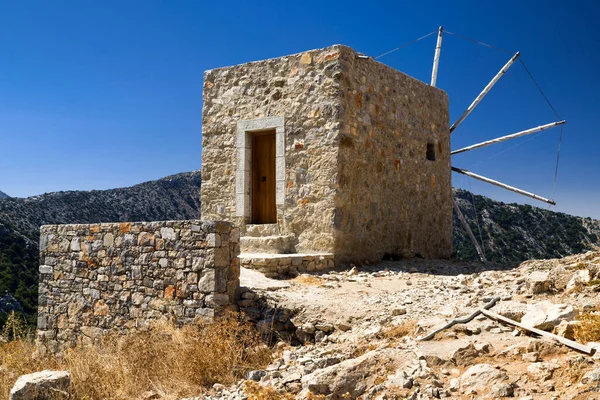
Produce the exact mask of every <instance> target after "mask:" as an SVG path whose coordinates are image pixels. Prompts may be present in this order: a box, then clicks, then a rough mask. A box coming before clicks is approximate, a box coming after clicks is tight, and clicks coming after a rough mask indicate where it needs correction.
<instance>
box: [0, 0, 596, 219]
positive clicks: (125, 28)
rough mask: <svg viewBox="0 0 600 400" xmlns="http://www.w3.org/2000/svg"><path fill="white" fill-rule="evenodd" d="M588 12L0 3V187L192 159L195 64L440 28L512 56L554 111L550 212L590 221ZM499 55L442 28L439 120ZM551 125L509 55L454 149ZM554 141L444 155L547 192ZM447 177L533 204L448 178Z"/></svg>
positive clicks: (444, 6)
mask: <svg viewBox="0 0 600 400" xmlns="http://www.w3.org/2000/svg"><path fill="white" fill-rule="evenodd" d="M599 19H600V3H596V2H592V1H585V2H584V1H574V2H567V1H540V2H535V1H515V2H511V1H505V2H500V3H498V2H494V5H493V6H492V5H491V3H488V2H481V1H460V2H449V1H440V2H415V1H410V2H409V1H406V2H403V1H396V2H377V1H369V2H352V1H344V2H323V1H304V2H280V1H279V2H250V1H239V2H237V1H228V2H200V1H189V0H188V1H183V0H182V1H153V0H147V1H129V0H126V1H88V0H82V1H59V0H54V1H41V0H40V1H28V0H23V1H19V2H14V1H5V0H0V190H1V191H4V192H6V193H8V194H9V195H12V196H18V197H25V196H31V195H35V194H40V193H44V192H51V191H58V190H77V189H105V188H112V187H121V186H129V185H132V184H136V183H140V182H143V181H146V180H151V179H157V178H160V177H163V176H166V175H169V174H173V173H178V172H183V171H190V170H193V169H199V168H200V165H201V129H202V119H201V110H202V74H203V71H205V70H207V69H211V68H215V67H220V66H225V65H231V64H238V63H243V62H247V61H253V60H259V59H264V58H269V57H277V56H281V55H285V54H290V53H297V52H301V51H303V50H308V49H313V48H319V47H325V46H328V45H331V44H335V43H342V44H346V45H349V46H351V47H353V48H354V49H356V50H358V51H361V52H363V53H366V54H368V55H372V56H377V55H379V54H382V53H384V52H386V51H388V50H391V49H393V48H395V47H397V46H398V45H400V44H402V43H404V42H407V41H410V40H412V39H415V38H417V37H419V36H422V35H424V34H426V33H428V32H431V31H434V30H435V29H437V27H438V26H439V25H443V26H444V28H445V29H446V30H449V31H452V32H455V33H458V34H461V35H464V36H468V37H472V38H475V39H477V40H480V41H483V42H486V43H490V44H493V45H495V46H498V47H502V48H505V49H508V50H511V51H517V50H520V51H521V54H522V58H523V60H524V61H525V63H526V64H527V66H528V67H529V69H530V70H531V72H532V73H533V75H534V77H535V78H536V79H537V81H538V83H539V84H540V85H541V86H542V88H543V89H544V91H545V92H546V94H547V95H548V97H549V98H550V100H551V101H552V103H553V104H554V106H555V107H556V109H557V110H558V112H559V114H560V116H561V117H562V118H564V119H566V120H567V125H565V127H564V136H563V142H562V152H561V164H560V170H559V174H558V183H557V186H556V201H557V202H558V205H557V206H556V207H553V209H555V210H558V211H564V212H568V213H573V214H577V215H583V216H592V217H595V218H600V200H599V199H600V177H599V173H600V156H599V155H600V135H599V134H598V132H597V126H598V123H597V121H596V115H597V114H598V106H599V105H600V102H599V101H598V93H600V84H599V83H598V82H599V80H600V78H599V77H598V71H600V55H599V52H598V50H600V41H599V39H598V38H599V37H600V36H599V35H598V34H597V32H595V29H594V28H595V25H596V24H597V21H598V20H599ZM434 47H435V36H430V37H429V38H427V39H425V40H422V41H421V42H418V43H416V44H414V45H411V46H409V47H407V48H405V49H402V50H399V51H397V52H395V53H392V54H390V55H388V56H385V57H383V58H381V59H380V61H382V62H384V63H386V64H388V65H390V66H392V67H394V68H397V69H399V70H401V71H404V72H406V73H408V74H409V75H412V76H414V77H416V78H419V79H421V80H424V81H426V82H428V81H429V79H430V75H431V63H432V58H433V50H434ZM509 58H510V54H507V53H503V52H500V51H496V50H491V49H488V48H485V47H482V46H477V45H475V44H472V43H470V42H466V41H463V40H460V39H458V38H456V37H453V36H448V35H446V36H445V37H444V43H443V48H442V54H441V60H440V72H439V77H438V86H439V87H441V88H442V89H444V90H446V91H447V92H448V94H449V96H450V103H451V121H454V120H455V119H456V118H457V117H458V116H459V115H460V114H461V113H462V111H463V110H464V109H465V108H466V107H467V106H468V105H469V104H470V103H471V101H472V100H473V99H474V98H475V96H476V95H477V94H478V93H479V92H480V90H481V89H482V88H483V87H484V86H485V85H486V84H487V83H488V81H489V80H490V79H491V78H492V77H493V76H494V74H495V73H496V72H497V71H498V70H499V69H500V68H501V67H502V65H504V63H505V62H506V61H507V60H508V59H509ZM554 120H556V118H555V116H554V114H553V113H552V111H551V110H550V108H549V107H548V105H547V104H546V103H545V101H544V99H543V98H542V97H541V95H540V94H539V92H538V91H537V89H536V88H535V86H534V85H533V84H532V83H531V81H530V80H529V77H528V76H527V74H526V73H525V72H524V70H523V68H522V67H521V65H520V64H518V63H516V64H515V65H514V66H513V67H512V68H511V69H510V70H509V71H508V73H507V74H506V76H505V77H503V78H502V79H501V80H500V82H499V83H498V84H497V85H496V86H495V87H494V88H493V89H492V92H490V94H489V95H488V96H487V97H486V98H485V99H484V100H483V101H482V103H481V104H480V105H479V106H478V107H477V109H476V110H475V111H474V112H473V114H472V115H471V116H469V118H468V119H467V120H466V121H465V122H464V123H463V124H462V125H461V126H460V127H459V128H458V129H457V130H456V131H455V132H454V133H453V134H452V147H453V148H454V149H456V148H459V147H463V146H465V145H469V144H472V143H476V142H479V141H481V140H485V139H491V138H494V137H497V136H501V135H505V134H509V133H513V132H516V131H520V130H523V129H527V128H530V127H534V126H537V125H541V124H545V123H548V122H552V121H554ZM558 136H559V129H553V130H551V131H546V132H545V133H543V134H541V135H539V136H537V137H536V138H535V139H532V140H529V139H530V138H531V136H529V137H526V138H523V139H517V140H515V141H509V142H506V143H505V144H500V145H495V146H490V147H487V148H485V149H480V150H476V151H473V152H470V153H466V154H464V155H460V156H456V157H455V158H454V160H453V164H454V165H455V166H458V167H462V168H467V169H470V170H472V171H474V172H477V173H480V174H483V175H486V176H489V177H491V178H494V179H497V180H500V181H503V182H506V183H509V184H512V185H515V186H518V187H521V188H523V189H526V190H530V191H533V192H536V193H538V194H540V195H542V196H546V197H552V195H553V179H554V167H555V160H556V152H557V144H558ZM514 145H518V146H517V147H514V148H513V147H512V146H514ZM453 183H454V185H455V186H459V187H463V188H466V189H471V190H473V191H474V192H476V193H480V194H484V195H487V196H490V197H492V198H495V199H499V200H503V201H507V202H512V201H518V202H528V203H531V204H534V205H539V206H542V207H545V205H544V204H543V203H538V202H535V201H533V200H532V201H527V200H526V199H525V198H523V197H521V196H518V195H513V194H511V193H508V192H506V191H504V190H502V189H497V188H495V187H492V186H489V185H487V184H484V183H479V182H477V181H473V180H472V179H468V178H463V177H462V176H460V175H456V174H454V176H453Z"/></svg>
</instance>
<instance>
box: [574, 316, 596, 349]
mask: <svg viewBox="0 0 600 400" xmlns="http://www.w3.org/2000/svg"><path fill="white" fill-rule="evenodd" d="M578 319H579V323H578V324H577V325H575V327H574V331H575V332H574V336H575V340H576V341H578V342H580V343H587V342H600V314H597V313H584V314H581V315H580V316H579V318H578Z"/></svg>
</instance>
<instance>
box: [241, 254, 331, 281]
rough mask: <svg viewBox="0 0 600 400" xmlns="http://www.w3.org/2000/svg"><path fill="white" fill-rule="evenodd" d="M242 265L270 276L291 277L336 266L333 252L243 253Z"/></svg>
mask: <svg viewBox="0 0 600 400" xmlns="http://www.w3.org/2000/svg"><path fill="white" fill-rule="evenodd" d="M239 259H240V265H241V266H242V267H245V268H250V269H254V270H257V271H259V272H262V273H263V274H265V276H267V277H269V278H289V277H293V276H297V275H298V274H302V273H306V272H309V273H310V272H320V271H324V270H327V269H333V268H334V267H335V263H334V257H333V253H296V254H269V253H247V252H245V253H241V254H240V255H239Z"/></svg>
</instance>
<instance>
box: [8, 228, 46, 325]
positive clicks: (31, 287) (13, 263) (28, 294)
mask: <svg viewBox="0 0 600 400" xmlns="http://www.w3.org/2000/svg"><path fill="white" fill-rule="evenodd" d="M37 272H38V248H37V246H36V245H35V244H32V243H28V241H27V240H26V239H25V238H24V237H23V236H21V235H19V234H17V233H14V232H11V231H10V230H9V229H8V228H5V227H4V226H2V225H1V224H0V299H1V298H3V297H5V296H6V295H11V296H13V297H14V298H15V299H16V300H17V301H18V302H19V304H20V306H21V309H20V310H15V311H16V312H17V314H22V315H23V317H24V318H25V319H26V321H27V322H28V323H29V324H33V323H34V322H35V316H36V308H37V282H38V281H37V280H38V274H37ZM5 298H6V297H5ZM1 305H2V303H1V302H0V327H2V326H4V324H5V322H6V319H7V318H8V316H9V312H10V311H11V310H10V309H7V310H2V307H1Z"/></svg>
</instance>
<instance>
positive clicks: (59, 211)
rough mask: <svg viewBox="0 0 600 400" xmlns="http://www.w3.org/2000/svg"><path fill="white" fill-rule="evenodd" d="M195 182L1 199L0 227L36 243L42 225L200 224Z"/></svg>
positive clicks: (186, 178) (175, 179)
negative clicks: (174, 221)
mask: <svg viewBox="0 0 600 400" xmlns="http://www.w3.org/2000/svg"><path fill="white" fill-rule="evenodd" d="M200 182H201V178H200V171H193V172H186V173H182V174H177V175H172V176H168V177H166V178H162V179H158V180H156V181H150V182H144V183H140V184H139V185H135V186H131V187H128V188H120V189H110V190H92V191H69V192H54V193H45V194H42V195H39V196H33V197H27V198H24V199H21V198H7V199H2V200H0V223H3V224H4V225H6V226H8V227H10V228H12V229H13V230H15V231H17V232H19V233H21V234H23V235H25V236H27V237H28V238H30V239H32V240H34V241H36V242H37V240H38V235H39V227H40V226H41V225H47V224H72V223H92V222H119V221H132V222H133V221H160V220H171V219H193V218H199V216H200Z"/></svg>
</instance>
